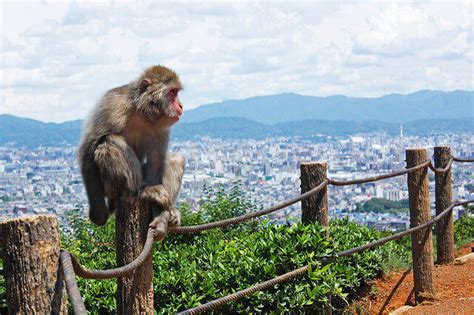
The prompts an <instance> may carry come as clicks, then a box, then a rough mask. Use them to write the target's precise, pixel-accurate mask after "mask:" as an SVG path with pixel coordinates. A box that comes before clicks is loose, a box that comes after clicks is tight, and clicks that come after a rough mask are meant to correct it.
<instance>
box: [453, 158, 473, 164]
mask: <svg viewBox="0 0 474 315" xmlns="http://www.w3.org/2000/svg"><path fill="white" fill-rule="evenodd" d="M453 160H454V161H455V162H461V163H469V162H474V159H461V158H457V157H453Z"/></svg>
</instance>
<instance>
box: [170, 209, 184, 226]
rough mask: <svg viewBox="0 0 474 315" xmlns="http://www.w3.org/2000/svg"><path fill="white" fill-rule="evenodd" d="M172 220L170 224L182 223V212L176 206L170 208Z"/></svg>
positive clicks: (178, 224)
mask: <svg viewBox="0 0 474 315" xmlns="http://www.w3.org/2000/svg"><path fill="white" fill-rule="evenodd" d="M169 212H170V220H169V222H168V225H169V226H180V225H181V213H180V212H179V210H178V209H176V208H175V207H171V208H170V211H169Z"/></svg>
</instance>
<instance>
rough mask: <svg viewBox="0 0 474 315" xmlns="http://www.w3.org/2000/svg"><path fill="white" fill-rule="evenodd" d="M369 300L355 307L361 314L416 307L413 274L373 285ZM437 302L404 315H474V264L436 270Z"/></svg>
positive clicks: (408, 272)
mask: <svg viewBox="0 0 474 315" xmlns="http://www.w3.org/2000/svg"><path fill="white" fill-rule="evenodd" d="M472 246H474V243H470V244H467V245H466V246H463V248H461V250H460V251H458V253H457V255H456V256H457V257H459V256H463V255H466V254H468V253H470V252H471V247H472ZM373 284H374V289H373V290H372V294H371V296H369V297H365V298H363V299H361V300H360V301H358V302H357V303H355V304H354V305H353V307H352V309H353V310H354V311H356V312H357V313H361V314H389V313H390V312H393V311H394V310H396V309H398V308H400V307H402V306H403V305H412V306H413V305H414V302H415V298H414V295H413V273H412V272H411V270H406V271H399V272H393V273H391V274H389V275H386V276H384V277H382V278H380V279H377V280H375V281H374V283H373ZM434 284H435V290H436V299H435V300H434V301H433V302H431V303H430V304H429V305H418V306H416V307H414V308H411V309H410V310H408V311H406V312H405V313H403V314H474V260H470V261H468V262H466V263H464V264H456V263H454V264H450V265H445V266H435V269H434Z"/></svg>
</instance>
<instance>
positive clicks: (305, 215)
mask: <svg viewBox="0 0 474 315" xmlns="http://www.w3.org/2000/svg"><path fill="white" fill-rule="evenodd" d="M327 169H328V166H327V163H326V162H319V163H314V162H307V163H301V165H300V174H301V193H302V194H304V193H305V192H307V191H309V190H311V189H313V188H314V187H316V186H318V185H319V184H321V183H322V182H323V181H324V180H325V179H326V178H327ZM328 208H329V207H328V189H327V186H326V187H324V188H323V189H321V190H320V191H319V192H318V193H316V194H314V195H312V196H311V197H309V198H308V199H306V200H302V201H301V222H302V223H303V224H311V223H314V222H316V221H317V222H319V224H321V225H322V226H326V227H328V226H329V213H328ZM326 237H329V230H328V232H327V233H326ZM327 298H328V303H329V305H328V307H326V308H325V309H324V310H322V313H324V314H326V315H331V314H332V307H331V303H332V302H331V301H332V295H331V294H328V296H327Z"/></svg>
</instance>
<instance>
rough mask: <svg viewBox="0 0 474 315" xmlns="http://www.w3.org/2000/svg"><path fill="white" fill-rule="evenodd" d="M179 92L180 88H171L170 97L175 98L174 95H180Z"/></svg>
mask: <svg viewBox="0 0 474 315" xmlns="http://www.w3.org/2000/svg"><path fill="white" fill-rule="evenodd" d="M178 92H179V90H178V89H171V90H170V91H169V92H168V93H169V96H170V97H173V98H174V97H176V96H178Z"/></svg>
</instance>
